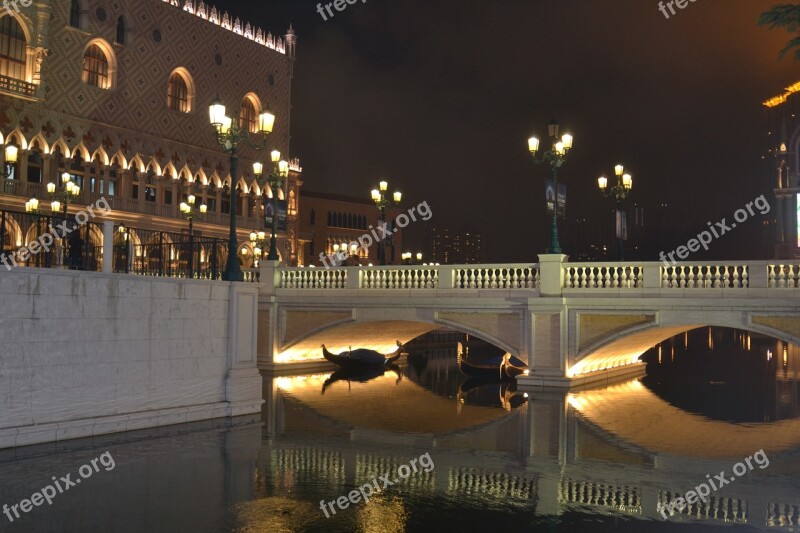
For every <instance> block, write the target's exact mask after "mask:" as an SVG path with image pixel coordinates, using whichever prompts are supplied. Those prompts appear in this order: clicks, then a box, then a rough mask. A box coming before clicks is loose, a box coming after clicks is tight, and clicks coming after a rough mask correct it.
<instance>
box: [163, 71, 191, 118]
mask: <svg viewBox="0 0 800 533" xmlns="http://www.w3.org/2000/svg"><path fill="white" fill-rule="evenodd" d="M167 106H168V107H169V108H170V109H172V110H174V111H180V112H181V113H188V112H189V87H188V86H187V85H186V80H185V79H184V78H183V76H181V75H180V74H178V73H177V72H175V73H173V74H172V76H171V77H170V78H169V83H168V84H167Z"/></svg>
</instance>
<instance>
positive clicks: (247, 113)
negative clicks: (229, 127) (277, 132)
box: [239, 97, 258, 133]
mask: <svg viewBox="0 0 800 533" xmlns="http://www.w3.org/2000/svg"><path fill="white" fill-rule="evenodd" d="M257 118H258V111H257V110H256V105H255V104H254V103H253V101H252V100H251V99H250V98H248V97H245V99H244V100H242V109H241V111H239V127H240V128H242V129H244V130H247V131H249V132H250V133H255V132H256V130H257V128H258V123H257V122H258V120H257Z"/></svg>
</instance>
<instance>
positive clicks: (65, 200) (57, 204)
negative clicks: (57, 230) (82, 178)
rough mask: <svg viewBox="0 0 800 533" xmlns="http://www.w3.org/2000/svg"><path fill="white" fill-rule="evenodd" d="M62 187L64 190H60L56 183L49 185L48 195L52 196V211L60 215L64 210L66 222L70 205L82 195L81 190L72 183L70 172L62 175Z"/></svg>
mask: <svg viewBox="0 0 800 533" xmlns="http://www.w3.org/2000/svg"><path fill="white" fill-rule="evenodd" d="M61 186H62V187H63V188H62V189H61V190H59V189H58V186H57V185H56V184H55V183H53V182H50V183H48V184H47V194H49V195H50V200H51V202H50V209H51V210H52V211H53V213H58V212H59V211H61V210H62V209H63V215H64V220H66V218H67V210H68V208H69V204H71V203H72V202H74V201H75V198H77V197H78V196H79V195H80V194H81V188H80V187H78V185H76V184H75V182H74V181H72V176H71V175H70V174H69V172H64V173H63V174H61Z"/></svg>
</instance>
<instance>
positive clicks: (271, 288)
mask: <svg viewBox="0 0 800 533" xmlns="http://www.w3.org/2000/svg"><path fill="white" fill-rule="evenodd" d="M279 264H280V262H279V261H268V260H266V259H265V260H263V261H261V262H260V263H259V274H260V278H259V279H260V281H261V284H260V285H261V293H260V295H259V301H258V320H257V324H256V327H257V335H258V343H257V360H258V368H260V369H262V370H266V369H270V368H272V367H273V365H274V364H275V356H276V355H278V354H279V353H280V342H279V341H280V331H279V330H278V326H279V322H278V304H277V302H276V300H275V294H276V291H277V289H278V288H279V287H280V285H281V273H280V270H278V266H279Z"/></svg>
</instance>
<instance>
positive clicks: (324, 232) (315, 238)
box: [300, 190, 403, 266]
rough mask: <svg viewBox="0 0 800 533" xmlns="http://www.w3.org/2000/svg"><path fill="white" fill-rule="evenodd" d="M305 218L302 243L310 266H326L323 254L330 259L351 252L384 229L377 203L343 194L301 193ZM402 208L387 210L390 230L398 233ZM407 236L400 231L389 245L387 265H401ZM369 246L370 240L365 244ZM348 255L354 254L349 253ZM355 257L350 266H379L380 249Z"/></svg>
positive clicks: (302, 227)
mask: <svg viewBox="0 0 800 533" xmlns="http://www.w3.org/2000/svg"><path fill="white" fill-rule="evenodd" d="M300 196H301V198H302V203H303V214H302V217H301V220H300V240H301V247H302V248H303V256H304V257H305V260H306V263H305V264H306V265H309V266H310V265H315V266H322V265H323V263H322V261H321V260H320V254H324V256H330V255H332V254H334V253H335V252H337V251H339V250H340V249H343V248H347V247H348V245H349V244H350V243H352V242H355V241H357V240H358V239H359V237H362V236H363V235H371V238H372V240H373V241H377V237H375V235H377V236H380V235H381V234H380V233H378V232H376V231H375V230H374V228H375V227H377V226H379V225H380V222H379V221H378V210H377V208H376V207H375V202H373V201H372V200H369V199H367V198H356V197H352V196H344V195H341V194H326V193H319V192H313V191H309V190H303V191H302V193H301V195H300ZM401 211H403V209H402V208H394V207H390V208H387V210H386V220H387V222H388V224H389V230H390V231H394V229H393V228H396V227H395V225H394V218H395V217H396V216H397V215H398V214H399V213H400V212H401ZM402 239H403V232H402V231H399V230H398V231H396V233H393V234H392V235H391V236H390V237H389V238H388V239H387V241H386V264H389V265H393V264H399V263H400V261H401V250H402V247H403V240H402ZM364 242H366V240H365V241H364ZM347 252H348V254H350V253H351V250H347ZM352 252H354V254H353V255H354V256H356V257H351V258H350V260H349V261H348V262H347V263H346V264H347V265H350V264H353V265H354V264H355V263H356V262H357V263H358V264H362V265H367V264H370V263H372V264H374V265H377V264H378V246H377V244H375V242H373V244H372V245H371V246H369V248H368V249H367V250H364V249H357V250H354V251H352Z"/></svg>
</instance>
